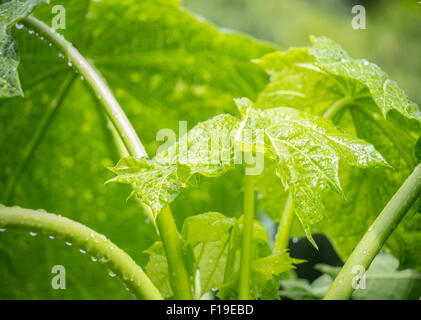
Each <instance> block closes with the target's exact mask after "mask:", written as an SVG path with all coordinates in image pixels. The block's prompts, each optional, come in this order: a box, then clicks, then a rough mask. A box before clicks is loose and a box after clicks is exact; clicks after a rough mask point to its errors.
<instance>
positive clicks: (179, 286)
mask: <svg viewBox="0 0 421 320" xmlns="http://www.w3.org/2000/svg"><path fill="white" fill-rule="evenodd" d="M156 223H157V226H158V229H159V231H160V235H161V239H162V243H163V245H164V250H165V253H166V256H167V260H168V266H169V274H170V283H171V288H172V289H173V291H174V296H175V298H176V299H181V300H191V299H192V293H191V290H190V277H189V274H188V272H187V268H186V265H185V263H184V254H183V247H182V242H181V238H180V234H179V233H178V231H177V226H176V225H175V222H174V219H173V217H172V213H171V209H170V208H169V207H168V206H167V207H164V208H163V209H162V210H161V212H160V213H159V214H158V215H157V217H156Z"/></svg>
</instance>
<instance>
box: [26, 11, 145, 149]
mask: <svg viewBox="0 0 421 320" xmlns="http://www.w3.org/2000/svg"><path fill="white" fill-rule="evenodd" d="M22 22H23V23H24V25H25V26H27V27H28V28H31V29H34V30H36V31H38V32H39V33H40V34H42V35H43V36H44V37H45V38H47V39H48V40H49V41H50V42H51V43H52V44H54V45H55V46H56V47H57V48H58V49H59V50H60V51H62V52H63V53H64V54H65V55H66V56H67V58H68V59H69V62H70V63H71V64H72V65H73V66H74V67H75V68H76V69H77V70H78V71H79V73H80V74H82V75H83V77H84V78H85V80H86V81H87V82H88V83H89V85H90V87H91V88H92V90H93V91H94V93H95V95H96V96H97V97H98V99H99V100H100V101H101V103H102V105H103V107H104V109H105V112H106V113H107V115H108V117H109V118H110V120H111V122H112V123H113V125H114V126H115V128H116V129H117V131H118V133H119V134H120V136H121V138H122V140H123V141H124V144H125V146H126V148H127V150H128V151H129V152H130V153H131V154H132V155H134V156H136V157H145V156H146V151H145V148H144V147H143V145H142V143H141V142H140V139H139V137H138V136H137V134H136V131H135V130H134V128H133V127H132V125H131V123H130V121H129V119H128V118H127V116H126V114H125V113H124V111H123V110H122V109H121V107H120V105H119V103H118V102H117V100H116V99H115V97H114V95H113V94H112V92H111V90H110V89H109V88H108V86H107V84H106V83H105V80H104V79H103V78H102V77H101V76H100V74H99V73H98V71H97V70H95V69H94V67H93V66H91V64H90V63H89V62H88V61H87V60H86V59H85V57H83V56H82V55H81V54H80V53H79V51H78V50H77V49H76V48H75V47H73V45H72V44H71V43H70V42H69V41H67V40H66V39H65V38H64V37H63V36H62V35H60V34H59V33H57V32H55V31H54V30H53V29H52V28H50V27H48V26H47V25H46V24H45V23H44V22H42V21H40V20H38V19H37V18H35V17H33V16H29V17H26V18H24V19H22Z"/></svg>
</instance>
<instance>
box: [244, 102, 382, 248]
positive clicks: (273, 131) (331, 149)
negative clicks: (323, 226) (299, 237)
mask: <svg viewBox="0 0 421 320" xmlns="http://www.w3.org/2000/svg"><path fill="white" fill-rule="evenodd" d="M237 103H238V105H239V108H240V110H241V112H242V118H243V120H242V124H241V128H242V130H243V131H245V130H251V132H252V141H250V140H246V139H244V138H241V139H242V140H241V142H242V144H243V145H244V144H250V143H252V142H253V141H256V143H257V144H260V145H263V148H264V150H265V154H266V156H267V157H269V158H271V159H273V160H274V161H275V163H276V171H277V174H278V176H279V177H280V178H281V179H282V181H283V182H284V185H285V188H291V192H292V193H293V196H294V199H295V200H294V203H295V208H294V210H295V214H296V215H297V216H298V218H299V219H300V221H301V224H302V225H303V228H304V231H305V233H306V235H307V238H308V239H309V240H310V242H311V243H312V244H313V245H314V246H316V244H315V242H314V240H313V238H312V236H311V229H312V227H313V226H314V225H315V224H317V223H318V222H320V221H321V220H322V218H323V213H324V208H323V203H322V201H321V195H322V193H323V191H324V190H326V189H333V190H335V191H337V192H338V193H342V189H341V186H340V182H339V172H338V170H339V160H340V159H343V160H344V161H345V162H347V163H348V164H349V165H352V166H356V167H360V168H367V167H376V166H382V165H386V162H385V161H384V159H383V158H382V156H381V155H380V154H379V153H378V152H377V151H376V150H375V149H374V147H373V146H372V145H370V144H368V143H367V142H365V141H363V140H361V139H356V138H354V137H352V136H351V135H348V134H345V133H343V132H341V131H339V130H337V129H336V128H335V127H334V126H333V124H332V123H331V122H330V121H329V120H327V119H323V118H319V117H316V116H312V115H309V114H307V113H305V112H302V111H299V110H297V109H292V108H285V107H279V108H272V109H265V110H260V109H255V108H254V107H253V106H252V104H251V102H250V101H249V100H247V99H240V100H237ZM259 131H263V132H264V140H260V141H258V137H257V133H258V132H259ZM238 136H241V135H238ZM244 136H245V135H244Z"/></svg>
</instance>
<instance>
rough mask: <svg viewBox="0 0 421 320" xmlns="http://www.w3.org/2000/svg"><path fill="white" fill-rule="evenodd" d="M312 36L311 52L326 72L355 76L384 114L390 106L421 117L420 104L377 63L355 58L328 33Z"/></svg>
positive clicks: (404, 114)
mask: <svg viewBox="0 0 421 320" xmlns="http://www.w3.org/2000/svg"><path fill="white" fill-rule="evenodd" d="M311 40H312V42H313V48H312V49H311V51H310V55H312V56H314V58H315V59H316V65H317V66H319V67H320V68H321V69H322V70H324V71H326V72H329V73H331V74H334V75H337V76H341V77H344V78H345V79H346V82H349V80H351V81H352V80H354V81H355V82H356V83H361V84H363V85H364V86H366V87H367V88H368V89H369V91H370V94H371V98H372V99H373V100H374V102H375V103H376V105H377V106H378V107H379V108H380V110H381V112H382V114H383V116H384V117H386V114H387V113H388V112H389V111H390V110H396V111H398V112H400V113H401V114H402V115H403V116H405V117H406V118H409V119H416V120H418V121H421V110H420V109H419V108H418V106H417V105H416V104H415V103H414V102H412V101H411V100H409V98H408V97H407V96H406V94H405V93H404V92H403V90H402V89H401V88H399V86H398V85H397V83H396V82H395V81H393V80H390V79H389V77H388V75H387V74H386V73H385V72H384V71H382V70H381V69H380V68H379V67H378V66H377V65H375V64H373V63H369V62H368V61H367V60H364V59H352V58H351V57H350V56H349V55H348V54H347V53H346V52H345V51H344V50H342V48H341V46H340V45H339V44H337V43H336V42H334V41H332V40H330V39H327V38H326V37H317V38H315V37H312V38H311ZM355 87H357V85H355Z"/></svg>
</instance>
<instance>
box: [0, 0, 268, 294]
mask: <svg viewBox="0 0 421 320" xmlns="http://www.w3.org/2000/svg"><path fill="white" fill-rule="evenodd" d="M28 3H29V1H28ZM58 4H59V5H63V6H64V7H65V9H66V29H65V30H61V29H58V30H57V32H59V33H61V34H63V35H65V37H66V39H68V40H69V41H71V42H72V43H73V44H74V46H75V47H77V48H78V49H79V51H80V52H81V53H82V54H83V55H84V56H85V57H87V58H88V59H89V60H90V61H91V62H93V64H94V65H95V67H96V68H97V69H98V70H99V71H100V73H101V74H102V75H103V76H104V78H105V79H106V80H107V82H108V84H109V86H110V88H111V89H112V90H113V93H114V94H115V95H116V97H117V100H118V101H119V102H120V104H121V105H122V106H123V108H124V111H125V112H126V113H127V115H128V117H129V118H130V120H131V121H132V123H133V125H134V127H135V128H136V130H137V132H138V134H139V136H140V138H141V139H142V141H143V142H145V145H146V148H147V150H148V152H149V153H150V154H153V153H154V151H155V149H156V148H157V146H158V144H159V143H158V142H157V141H156V139H155V135H156V132H157V131H158V130H159V129H161V128H165V127H167V128H171V129H175V130H176V129H177V125H178V121H179V120H180V119H182V120H187V121H188V122H189V124H192V123H194V124H195V123H197V122H199V121H203V120H206V119H208V118H210V117H212V116H214V115H217V114H220V113H222V112H224V111H231V110H234V111H235V105H234V104H233V103H232V98H234V97H236V96H250V97H256V96H257V93H258V91H260V90H261V88H263V86H264V85H265V82H266V76H265V74H264V73H263V72H262V71H261V70H260V69H259V68H258V67H257V66H255V65H253V63H251V62H250V60H251V59H253V58H257V57H259V56H261V55H263V54H265V53H267V52H270V51H272V50H273V47H272V46H270V45H268V44H265V43H260V42H258V41H256V40H253V39H251V38H249V37H246V36H243V35H238V34H235V33H229V34H227V33H223V32H221V31H220V30H218V29H217V28H215V27H214V26H212V25H209V24H208V23H206V22H203V21H199V20H197V19H196V18H195V17H193V16H192V15H191V14H190V13H189V12H187V11H185V10H184V9H183V8H181V7H180V5H179V3H178V1H172V0H155V1H153V0H137V1H129V0H123V1H121V0H120V1H117V0H108V1H100V2H99V1H88V0H72V1H64V0H63V1H58V0H52V1H51V5H50V6H46V5H40V6H39V7H37V8H36V10H35V12H34V15H35V16H36V17H38V18H39V19H41V20H43V21H44V22H45V23H47V24H48V25H50V24H51V21H52V18H53V17H54V14H52V7H53V6H54V5H58ZM11 28H12V26H10V27H9V31H10V30H11ZM139 30H141V32H139ZM13 34H14V37H15V39H16V42H17V45H18V47H19V55H20V58H21V63H20V66H19V76H20V79H21V82H22V87H23V90H24V93H25V98H21V97H17V98H12V99H3V100H2V101H1V103H0V128H1V132H2V134H1V135H0V149H1V151H2V154H1V156H0V167H1V170H0V197H1V198H3V199H4V198H5V192H6V190H7V189H8V186H10V181H12V180H13V179H14V177H15V176H17V171H19V170H18V168H20V166H21V164H22V163H23V162H25V161H23V158H24V156H25V154H26V151H27V150H28V146H29V145H31V143H32V142H33V137H34V136H35V133H37V132H39V131H40V128H41V126H42V124H43V123H45V120H46V115H47V114H48V113H49V111H48V110H50V109H51V108H53V107H54V101H57V100H59V101H60V98H62V99H61V103H60V104H59V105H58V106H57V108H56V110H55V111H54V112H53V117H52V118H51V120H50V121H49V122H48V126H47V127H46V130H45V133H44V134H43V135H42V137H41V140H40V141H39V143H37V145H36V146H37V147H36V148H35V151H34V153H33V154H32V155H31V156H29V157H28V161H26V165H24V169H23V171H22V174H21V175H20V176H19V177H18V179H17V182H18V183H17V184H16V187H15V192H13V193H11V196H10V197H9V200H8V201H7V203H8V204H17V205H20V206H24V207H28V208H34V209H37V208H45V209H46V210H48V211H52V212H58V213H60V214H62V215H63V216H66V217H69V218H72V219H74V220H76V221H79V222H81V223H84V224H87V225H89V226H92V227H93V228H94V229H95V230H98V231H99V232H101V233H103V234H106V235H107V236H108V237H109V238H111V239H112V240H113V241H114V242H115V243H116V244H117V245H119V247H121V248H123V249H124V250H126V251H127V252H128V253H129V254H130V255H131V256H132V257H133V258H134V259H135V260H136V262H137V263H139V264H140V265H142V264H144V263H146V255H144V254H142V250H144V249H146V248H147V247H149V246H150V245H151V244H152V243H153V242H154V241H155V240H156V238H157V237H156V235H155V230H154V228H153V226H152V225H151V224H150V223H149V224H148V220H145V219H144V217H142V215H141V213H140V212H141V208H140V207H139V206H137V205H136V203H135V202H134V201H129V202H125V201H124V199H125V197H126V195H127V193H128V192H129V187H126V186H120V185H117V184H108V185H104V181H106V180H107V179H109V178H111V177H112V176H111V174H110V172H109V171H108V170H107V167H109V166H112V165H113V164H114V163H115V162H116V161H117V160H118V154H117V151H116V149H115V147H114V146H113V143H112V136H111V134H110V132H109V130H108V129H107V127H106V122H105V121H104V117H103V115H102V113H101V112H98V111H99V110H100V108H99V106H98V103H97V101H96V98H95V97H93V96H92V94H91V92H90V89H89V86H88V85H87V83H86V81H83V79H81V78H80V75H77V74H76V73H75V71H74V69H72V68H71V67H69V66H68V61H67V60H66V59H63V58H62V55H59V52H58V51H57V50H56V48H54V46H49V43H48V42H47V41H45V39H44V40H42V38H41V37H40V36H39V35H38V36H37V35H36V33H35V32H33V31H32V30H28V29H27V28H22V29H20V26H19V28H15V27H13ZM204 48H206V50H204ZM71 78H74V80H73V82H72V84H71V85H70V87H69V88H68V89H67V90H62V87H63V85H64V84H65V83H67V82H69V79H71ZM234 78H235V79H238V81H232V79H234ZM227 79H229V81H228V80H227ZM215 97H217V98H215ZM237 180H238V181H239V180H240V178H239V179H237ZM235 181H236V180H235V179H234V180H233V179H232V176H231V178H229V179H228V180H226V181H225V183H224V181H221V182H220V183H219V184H218V186H215V187H212V188H213V189H210V187H206V181H204V184H205V185H204V188H208V189H204V190H203V191H200V190H194V194H193V195H192V196H190V197H189V206H188V207H186V206H184V205H183V206H181V205H177V204H175V205H174V206H173V208H172V209H173V212H174V214H175V216H176V218H177V219H178V221H179V222H181V221H182V219H183V218H184V217H185V216H188V215H191V214H193V213H196V212H198V211H197V208H200V209H202V210H203V208H207V209H209V210H222V208H223V207H230V208H232V209H233V210H232V211H233V213H235V212H236V211H238V210H239V208H238V206H237V205H236V204H235V203H233V202H230V201H228V200H227V199H228V198H230V197H231V198H233V197H235V196H236V195H237V193H238V188H231V186H232V185H234V186H236V182H235ZM207 190H212V193H213V194H221V195H224V197H222V196H221V197H219V196H218V197H215V198H214V201H212V202H211V201H209V199H208V196H207ZM225 196H226V197H225ZM235 210H236V211H235ZM139 235H141V236H139ZM28 261H31V263H30V264H28V263H27V262H28ZM56 264H61V265H64V266H65V267H66V271H67V276H68V279H67V280H68V281H67V289H66V290H54V289H52V288H51V285H50V284H51V273H50V271H51V268H52V266H53V265H56ZM0 274H1V278H2V280H1V281H0V282H1V285H0V297H1V298H21V299H22V298H24V299H130V298H131V296H130V295H129V293H128V292H127V291H126V290H125V289H124V287H123V286H122V284H121V282H120V281H119V280H118V279H116V278H115V277H114V278H112V277H109V276H108V275H107V272H106V271H104V270H103V269H102V268H101V267H100V266H99V265H98V264H97V263H94V262H92V261H91V260H90V259H89V257H87V255H83V254H81V253H80V252H78V250H77V249H75V248H73V247H70V246H66V245H64V246H63V245H61V244H60V243H58V242H57V241H54V240H50V239H48V238H45V239H44V238H42V237H30V236H29V235H28V234H17V233H14V232H11V231H6V232H1V233H0ZM86 288H89V290H87V289H86Z"/></svg>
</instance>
